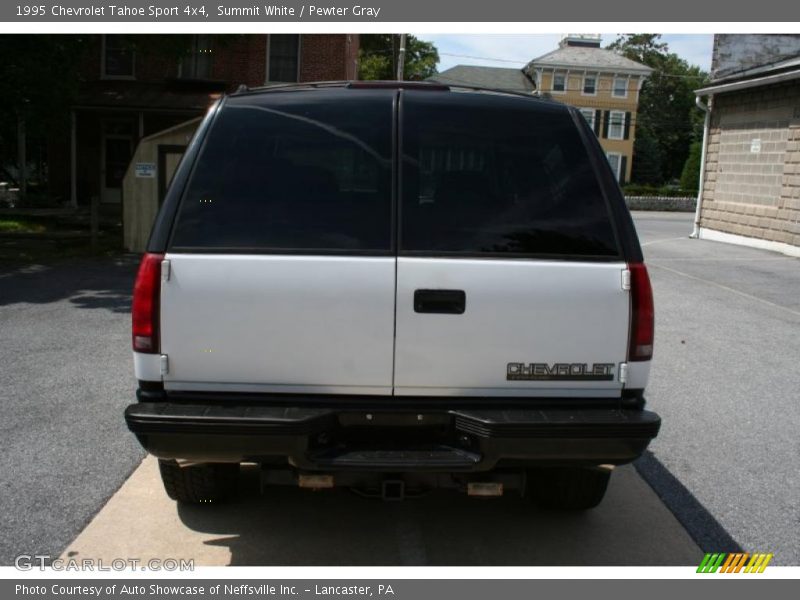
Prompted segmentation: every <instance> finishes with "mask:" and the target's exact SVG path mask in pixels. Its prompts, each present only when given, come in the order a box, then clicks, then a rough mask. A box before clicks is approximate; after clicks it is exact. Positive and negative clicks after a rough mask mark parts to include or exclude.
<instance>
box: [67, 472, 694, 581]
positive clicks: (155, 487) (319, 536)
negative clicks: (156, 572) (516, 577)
mask: <svg viewBox="0 0 800 600" xmlns="http://www.w3.org/2000/svg"><path fill="white" fill-rule="evenodd" d="M241 488H242V489H241V493H240V498H239V499H238V500H237V501H235V502H232V503H229V504H220V505H208V506H202V505H201V506H179V505H177V504H176V503H174V502H173V501H172V500H170V499H169V498H168V497H167V495H166V494H165V493H164V491H163V488H162V486H161V480H160V477H159V474H158V465H157V462H156V460H155V459H153V458H152V457H148V458H146V459H145V460H144V462H143V463H142V464H141V466H140V467H139V468H138V469H137V470H136V471H135V472H134V473H133V475H132V476H131V477H130V479H128V481H127V482H126V483H125V484H124V485H123V486H122V488H121V489H120V490H119V492H118V493H117V494H115V495H114V496H113V497H112V498H111V500H110V501H109V502H108V503H107V504H106V506H105V507H104V508H103V509H102V510H101V511H100V512H99V513H98V514H97V516H96V517H95V518H94V520H92V522H91V523H90V524H89V525H88V527H86V529H85V530H84V531H83V532H82V533H81V534H80V535H79V536H78V537H77V539H75V540H74V541H73V542H72V543H71V544H70V545H69V546H68V547H67V549H66V550H65V551H64V553H63V556H64V557H72V558H78V559H81V558H101V559H103V560H104V561H105V562H106V563H108V562H110V561H111V560H112V559H114V558H138V559H140V560H147V559H150V558H159V559H165V558H179V559H180V558H193V559H194V560H195V565H197V566H200V565H209V566H224V565H263V566H270V565H696V564H698V563H699V561H700V559H701V558H702V556H703V553H702V551H701V550H700V548H698V547H697V545H696V544H695V543H694V542H693V541H692V539H691V538H690V537H689V535H688V534H687V533H686V531H685V530H684V529H683V528H682V527H681V525H680V524H679V523H678V522H677V520H676V519H675V517H674V516H673V515H672V513H670V512H669V510H667V508H665V507H664V505H663V504H662V503H661V501H660V500H659V498H658V497H657V496H656V495H655V493H654V492H653V491H652V489H651V488H650V487H649V486H648V485H647V484H646V483H645V482H644V481H643V480H642V479H641V478H640V477H639V475H638V474H637V473H636V471H635V470H634V469H633V468H632V467H629V466H627V467H622V468H619V469H617V470H616V472H615V473H614V475H613V477H612V479H611V484H610V486H609V490H608V494H607V496H606V499H605V500H604V502H603V503H602V504H601V505H600V507H599V508H597V509H595V510H592V511H586V512H584V513H569V512H557V511H543V510H539V509H536V508H534V507H533V506H532V505H530V504H529V503H528V502H527V501H525V500H523V499H521V498H519V497H517V496H514V495H509V496H507V497H503V498H499V499H474V498H468V497H466V496H463V495H460V494H457V493H455V492H449V491H447V492H446V491H437V492H433V493H431V494H429V495H428V496H425V497H423V498H419V499H414V500H406V501H404V502H381V501H378V500H371V499H365V498H362V497H359V496H356V495H354V494H353V493H351V492H349V491H348V490H340V489H337V490H331V491H324V492H311V491H308V490H300V489H298V488H280V487H273V488H268V489H267V491H266V492H265V494H264V495H260V494H259V492H258V471H257V470H256V469H255V468H246V469H244V470H243V472H242V483H241Z"/></svg>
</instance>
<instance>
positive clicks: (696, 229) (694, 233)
mask: <svg viewBox="0 0 800 600" xmlns="http://www.w3.org/2000/svg"><path fill="white" fill-rule="evenodd" d="M700 98H701V96H695V98H694V103H695V104H696V105H697V108H699V109H700V110H702V111H703V112H704V113H706V116H705V119H704V120H703V149H702V151H701V153H700V182H699V184H698V187H697V207H696V208H695V211H694V228H693V229H692V233H691V234H690V235H689V237H690V238H695V239H699V238H700V211H701V209H702V206H703V187H704V183H705V179H706V148H707V147H708V128H709V125H710V122H711V102H712V99H713V96H711V97H710V98H709V99H708V104H703V103H702V101H701V100H700Z"/></svg>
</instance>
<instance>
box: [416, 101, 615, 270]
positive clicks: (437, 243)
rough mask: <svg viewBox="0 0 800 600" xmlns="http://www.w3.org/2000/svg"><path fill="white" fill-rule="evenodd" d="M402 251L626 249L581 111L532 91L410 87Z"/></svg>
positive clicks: (584, 252)
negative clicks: (578, 116)
mask: <svg viewBox="0 0 800 600" xmlns="http://www.w3.org/2000/svg"><path fill="white" fill-rule="evenodd" d="M402 110H403V121H402V122H403V125H402V140H403V153H402V158H403V175H402V186H403V187H402V207H401V208H402V212H401V215H402V228H401V237H400V239H401V251H407V252H412V253H413V252H418V253H434V254H435V253H466V254H479V255H480V254H487V255H493V254H509V255H513V254H517V255H569V256H574V255H579V256H599V257H603V256H618V255H619V250H618V246H617V243H616V240H615V236H614V231H613V228H612V225H611V217H610V215H609V211H608V208H607V205H606V201H605V199H604V198H603V195H602V193H601V190H600V187H599V184H598V181H597V177H596V175H595V173H594V171H593V167H592V165H591V163H590V161H589V157H588V154H587V151H586V148H585V146H584V144H583V141H582V140H581V137H580V133H579V131H578V129H577V127H576V125H575V123H574V122H573V120H572V117H571V116H570V115H569V114H568V113H567V112H566V111H565V110H563V109H560V108H559V107H555V106H547V105H544V106H543V105H541V104H540V103H538V102H533V101H531V100H526V99H522V98H512V97H497V96H495V97H490V98H487V97H486V96H485V95H480V94H461V93H451V94H433V93H429V92H406V93H404V96H403V108H402Z"/></svg>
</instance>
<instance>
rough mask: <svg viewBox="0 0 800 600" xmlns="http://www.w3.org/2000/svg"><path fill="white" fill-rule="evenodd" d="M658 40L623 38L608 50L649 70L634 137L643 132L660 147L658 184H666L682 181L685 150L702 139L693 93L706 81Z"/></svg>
mask: <svg viewBox="0 0 800 600" xmlns="http://www.w3.org/2000/svg"><path fill="white" fill-rule="evenodd" d="M660 40H661V36H660V35H658V34H652V33H640V34H627V35H622V36H620V37H619V38H617V40H616V41H614V43H612V44H611V45H610V46H608V48H609V49H610V50H616V51H617V52H620V53H621V54H622V55H623V56H625V57H627V58H629V59H631V60H635V61H637V62H640V63H643V64H645V65H647V66H648V67H651V68H652V69H653V73H652V74H651V75H650V77H648V79H647V80H646V81H645V83H644V85H643V86H642V91H641V94H640V95H639V108H638V112H637V115H636V119H637V123H636V131H637V134H636V135H637V137H638V136H639V135H640V133H641V132H642V131H644V130H646V131H647V133H648V134H649V135H650V136H651V137H652V139H653V140H654V141H655V143H656V144H657V145H658V147H659V149H660V155H661V177H660V179H661V181H660V182H659V183H664V182H668V181H671V180H675V179H678V178H679V177H680V176H681V173H682V171H683V166H684V163H685V162H686V158H687V157H688V155H689V147H690V145H691V144H692V142H694V141H696V140H697V139H698V137H699V135H701V133H702V126H701V125H700V123H701V120H702V115H701V114H700V111H699V110H697V109H696V107H695V96H694V90H696V89H698V88H700V87H702V86H703V84H705V83H706V82H707V80H708V75H707V74H706V73H705V72H703V71H702V70H701V69H700V68H699V67H697V66H693V65H689V63H687V62H686V61H685V60H683V59H682V58H681V57H679V56H678V55H677V54H675V53H672V52H669V47H668V45H667V44H665V43H663V42H661V41H660ZM643 156H644V155H643V154H640V156H639V158H638V159H637V160H643ZM634 169H636V165H635V164H634ZM641 183H644V182H641Z"/></svg>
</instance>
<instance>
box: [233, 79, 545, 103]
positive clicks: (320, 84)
mask: <svg viewBox="0 0 800 600" xmlns="http://www.w3.org/2000/svg"><path fill="white" fill-rule="evenodd" d="M331 87H341V88H349V89H408V90H429V91H443V92H446V91H454V90H467V91H471V92H486V93H491V94H506V95H509V96H519V97H521V98H531V99H535V100H539V101H547V98H543V97H542V96H540V95H539V94H536V93H533V94H526V93H524V92H517V91H514V90H504V89H500V88H489V87H480V86H472V85H467V84H461V83H443V82H438V81H384V80H375V81H372V80H369V81H348V80H341V81H309V82H301V83H275V84H266V85H260V86H256V87H248V86H246V85H244V84H242V85H240V86H239V87H238V88H236V91H235V92H233V94H232V95H239V94H250V93H263V92H285V91H292V90H307V89H319V88H331Z"/></svg>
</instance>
